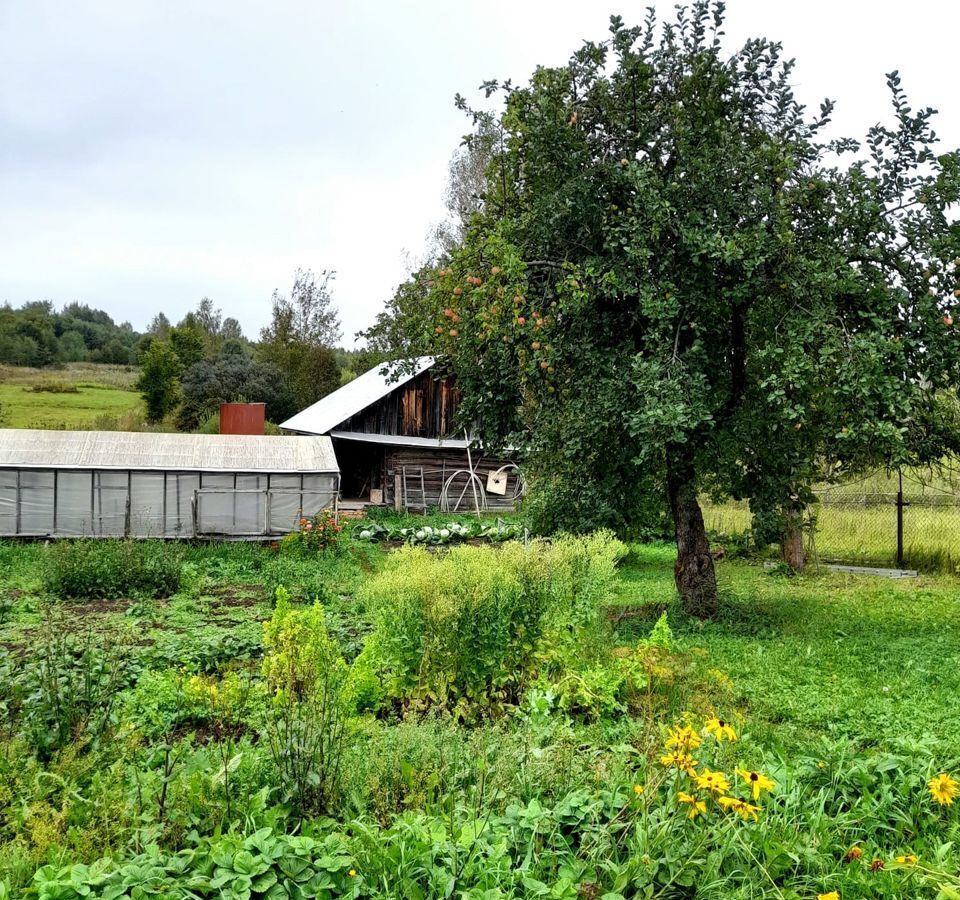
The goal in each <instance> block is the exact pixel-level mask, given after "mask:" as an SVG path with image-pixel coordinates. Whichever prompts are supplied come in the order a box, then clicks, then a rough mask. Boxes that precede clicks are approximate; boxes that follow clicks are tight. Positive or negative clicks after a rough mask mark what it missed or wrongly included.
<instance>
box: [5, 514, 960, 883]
mask: <svg viewBox="0 0 960 900" xmlns="http://www.w3.org/2000/svg"><path fill="white" fill-rule="evenodd" d="M436 524H437V525H440V524H444V523H442V522H440V521H439V520H437V521H436ZM135 552H136V553H137V554H140V555H142V556H143V559H144V560H145V561H147V562H148V564H149V567H150V569H151V572H153V573H155V575H156V577H155V578H154V579H153V580H152V581H150V580H149V579H146V580H145V578H144V577H139V576H138V579H131V580H130V584H131V585H132V586H133V587H132V593H133V594H134V595H133V596H130V595H129V594H128V595H124V594H123V592H122V590H121V589H120V587H119V585H120V584H121V582H122V577H123V568H124V565H125V562H124V561H125V560H128V559H129V558H131V554H133V553H134V551H132V550H129V551H126V550H125V551H122V552H121V551H120V550H117V549H111V550H110V551H106V550H105V551H103V552H102V553H100V552H98V551H97V549H96V546H89V545H87V546H86V548H85V549H84V550H83V552H78V553H67V552H65V551H62V550H57V549H56V548H50V547H45V546H43V545H40V544H24V545H20V544H12V543H0V884H4V885H5V889H6V890H7V891H8V895H9V896H11V897H13V896H17V897H19V896H26V897H44V898H58V900H74V898H80V897H91V898H95V897H107V896H109V897H126V896H135V895H136V891H137V890H141V891H143V890H146V889H147V888H149V890H148V891H147V892H146V893H145V894H144V895H145V896H149V895H151V894H150V892H151V891H152V892H153V894H155V895H158V896H164V897H170V898H177V900H186V898H188V897H189V898H197V897H200V898H213V897H218V898H220V897H228V898H237V900H241V898H243V900H259V898H271V900H274V898H278V897H288V896H304V897H307V896H318V897H322V896H329V897H341V896H342V897H424V898H426V897H438V898H439V897H448V896H454V897H466V898H498V897H504V898H507V897H517V898H520V897H553V898H567V900H580V898H584V897H593V898H600V897H605V898H607V900H616V898H627V897H635V896H641V897H661V898H677V900H678V898H692V897H704V898H716V900H720V898H731V897H733V898H747V897H750V898H778V900H781V898H789V900H805V898H811V900H812V898H816V897H817V896H818V895H819V894H826V893H828V892H830V891H832V890H837V891H838V892H839V894H840V896H841V897H842V898H850V897H869V898H892V897H911V898H915V897H920V898H931V900H934V898H938V897H939V898H941V900H942V898H944V897H949V896H951V895H950V894H949V891H950V890H958V889H960V881H958V878H957V874H956V873H957V869H958V865H960V857H958V855H957V850H956V847H957V846H958V843H957V842H958V840H960V818H958V814H957V812H956V805H952V806H951V805H943V806H941V805H939V804H938V803H937V802H936V801H935V800H934V798H933V797H932V796H931V794H930V791H929V790H928V787H927V782H928V781H929V780H930V779H931V778H933V777H934V776H935V775H938V774H940V773H953V774H954V775H957V774H958V770H960V728H958V725H960V708H958V707H957V704H956V702H955V698H956V697H957V696H958V691H960V666H958V662H960V615H958V614H960V591H958V590H957V589H956V582H955V580H954V579H950V578H942V577H926V576H925V577H922V578H919V579H915V580H909V581H886V580H882V579H875V578H865V577H859V578H857V577H851V576H841V575H828V574H824V575H820V576H815V575H810V576H803V577H785V576H783V575H780V574H775V573H770V572H767V571H765V570H764V569H763V568H762V566H760V565H756V564H752V563H749V562H745V561H740V560H731V559H725V560H722V561H721V562H720V563H719V565H718V574H719V578H720V584H721V590H722V594H723V601H724V602H723V610H722V613H721V615H720V617H719V618H718V619H717V620H716V621H712V622H706V623H699V622H695V621H692V620H690V619H688V618H687V617H686V616H684V615H683V613H682V611H681V610H680V609H679V606H678V604H677V601H676V599H675V596H674V591H673V585H672V577H673V575H672V568H673V563H674V551H673V548H672V546H670V545H667V544H653V545H631V546H630V547H629V548H623V547H619V546H618V545H616V544H613V543H611V542H610V541H609V540H608V539H607V538H604V537H602V536H600V537H596V538H593V539H591V540H590V541H588V542H583V543H576V542H574V543H570V544H564V543H563V542H559V543H557V544H556V545H554V546H553V547H547V546H544V545H541V544H538V543H536V542H533V543H532V544H531V545H530V547H529V548H524V547H523V545H522V544H507V545H503V546H501V547H499V548H491V547H486V546H470V547H459V548H456V549H454V550H452V551H446V550H443V551H439V552H437V551H428V550H426V549H422V548H420V549H404V550H399V551H388V550H385V549H384V548H382V547H380V546H378V545H375V544H369V543H358V542H354V541H351V540H350V539H349V532H345V533H344V534H343V536H342V537H341V538H340V539H339V542H338V543H337V545H336V547H335V548H334V549H332V550H326V551H323V552H322V553H306V552H304V549H303V546H302V545H301V543H300V542H298V541H297V539H296V538H294V539H290V540H288V541H286V542H284V543H282V544H281V545H280V546H279V547H266V546H259V545H245V544H220V545H202V546H173V545H161V544H151V545H149V546H148V547H147V549H145V550H143V551H135ZM617 556H622V559H621V561H620V563H619V565H618V566H617V568H616V569H613V568H610V567H609V563H610V561H611V560H612V559H614V558H616V557H617ZM171 566H176V567H178V569H179V577H178V578H177V579H176V580H172V579H171V578H170V577H169V572H170V569H171ZM65 573H66V574H69V575H70V576H71V577H70V578H64V577H62V576H63V575H64V574H65ZM66 585H69V586H70V587H69V591H70V592H72V593H75V594H77V593H79V594H89V595H91V596H85V597H77V598H74V599H69V598H66V597H65V596H63V594H64V593H66V592H67V591H68V588H67V587H66ZM100 585H104V587H103V588H102V589H101V587H100ZM98 592H100V593H109V594H110V595H111V596H112V597H114V599H97V594H98ZM118 592H119V595H118ZM171 592H172V593H171ZM165 594H170V596H165ZM661 617H662V618H661ZM51 674H52V675H54V676H55V678H54V679H53V680H51V678H50V675H51ZM320 686H322V690H320V692H319V693H316V692H315V691H317V690H319V688H320ZM330 697H336V698H338V700H337V703H336V704H335V705H334V706H331V705H329V702H328V701H329V698H330ZM324 698H326V699H324ZM714 718H719V719H723V721H724V723H725V724H729V725H731V726H732V727H733V729H734V731H735V733H736V736H737V738H738V740H737V741H736V742H734V743H731V742H730V741H729V739H728V738H729V734H727V733H726V732H723V733H722V734H723V735H724V739H723V740H718V738H717V736H716V732H715V730H714V731H711V730H710V728H713V729H715V728H716V726H717V723H716V722H714V723H712V724H711V721H710V720H711V719H714ZM317 722H323V723H325V725H324V727H323V728H322V729H319V730H317V729H316V728H315V727H313V723H317ZM685 725H686V726H689V727H690V730H689V731H686V732H685V731H683V726H685ZM280 726H282V727H280ZM707 726H709V728H708V727H707ZM671 729H672V730H671ZM330 734H334V735H340V737H339V738H338V740H337V742H330V741H327V742H326V743H322V746H323V747H324V750H325V752H326V753H328V754H331V755H332V756H335V757H336V758H337V759H338V760H339V762H338V767H337V771H336V772H332V771H330V770H329V768H323V767H319V768H318V766H317V759H316V757H315V756H311V754H310V753H309V752H308V745H309V744H310V741H311V740H317V741H321V742H322V741H324V740H325V738H324V737H323V736H324V735H330ZM671 735H673V738H672V739H673V740H674V741H680V745H681V749H684V750H689V753H690V756H691V760H692V761H693V763H695V766H696V771H697V775H698V776H699V777H704V776H705V774H706V773H707V772H708V771H710V772H722V773H724V775H725V777H726V778H727V779H728V780H729V782H730V784H729V785H728V786H727V788H724V791H725V793H722V794H721V793H717V794H715V793H712V791H711V790H710V789H709V788H707V787H703V786H699V785H698V782H697V781H696V779H694V778H692V777H690V776H688V775H685V774H683V772H682V771H680V770H678V769H677V768H676V767H674V766H672V765H671V764H667V765H665V764H664V762H663V758H664V757H665V756H668V755H669V753H670V752H672V750H670V749H669V748H665V747H664V744H665V742H666V743H669V742H670V741H671ZM301 739H303V740H301ZM684 742H686V743H684ZM673 749H674V750H676V749H677V747H676V746H674V747H673ZM332 756H330V755H328V756H327V757H326V758H327V759H329V758H332ZM284 760H286V761H288V762H289V761H290V760H296V761H297V762H298V763H299V764H302V765H305V766H306V767H307V769H306V771H309V772H312V773H314V774H315V776H316V777H315V778H313V777H312V776H311V778H310V779H307V780H306V781H305V782H304V783H303V784H302V785H300V789H299V790H298V789H295V788H296V785H295V784H294V785H293V787H291V782H290V777H291V772H292V771H294V770H293V769H290V768H286V769H285V768H284V767H283V763H284ZM294 768H295V767H294ZM738 770H740V771H742V772H746V773H747V775H738V774H737V771H738ZM750 772H758V773H761V774H762V775H763V776H764V777H765V778H769V779H770V780H771V781H772V782H773V788H772V790H770V791H767V790H765V789H764V790H758V795H757V797H756V798H754V796H753V794H752V793H751V788H750V783H749V781H748V780H747V777H748V775H749V773H750ZM284 773H286V774H284ZM684 797H688V798H693V801H694V802H696V803H702V804H703V809H702V811H701V810H700V808H699V807H696V806H691V805H690V803H689V802H688V801H687V800H684V799H683V798H684ZM721 797H723V798H726V800H729V803H728V804H727V806H724V805H723V804H721V803H720V800H721ZM737 803H740V804H746V805H745V806H742V805H741V806H737ZM754 807H755V809H754ZM691 810H693V811H694V812H695V813H696V817H695V818H693V819H690V818H688V815H689V812H690V811H691ZM738 811H739V812H738ZM741 816H742V818H741ZM754 816H756V819H755V818H754ZM852 848H858V849H857V853H854V854H852V855H851V853H850V851H851V849H852ZM858 854H861V855H859V856H858ZM914 856H915V857H916V861H913V859H912V858H913V857H914ZM898 857H900V861H898ZM874 860H879V861H880V863H881V864H882V866H881V865H873V866H871V863H872V862H873V861H874ZM3 890H4V888H0V896H4V895H3V894H2V891H3ZM941 891H946V893H941Z"/></svg>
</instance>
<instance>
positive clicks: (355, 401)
mask: <svg viewBox="0 0 960 900" xmlns="http://www.w3.org/2000/svg"><path fill="white" fill-rule="evenodd" d="M433 362H434V360H433V357H432V356H421V357H418V358H417V359H416V360H414V366H413V371H412V372H405V373H404V374H402V375H400V376H399V377H397V370H396V367H391V366H390V365H389V364H386V365H383V366H374V367H373V368H372V369H370V370H369V371H368V372H364V373H363V374H362V375H358V376H357V377H356V378H354V379H353V381H348V382H347V383H346V384H345V385H344V386H343V387H342V388H338V389H337V390H335V391H334V392H333V393H332V394H327V396H326V397H324V398H323V399H321V400H318V401H317V402H316V403H314V404H313V405H312V406H308V407H307V408H306V409H304V410H302V411H301V412H298V413H297V414H296V415H295V416H293V417H292V418H290V419H287V421H286V422H282V423H281V424H280V427H281V428H283V429H285V430H286V431H299V432H300V433H301V434H327V432H329V431H331V430H333V429H334V428H336V427H337V426H338V425H339V424H340V423H341V422H343V421H345V420H346V419H349V418H350V417H351V416H354V415H356V414H357V413H358V412H361V411H362V410H364V409H366V408H367V407H368V406H370V404H371V403H376V402H377V401H378V400H379V399H380V398H381V397H386V396H387V394H389V393H390V392H391V391H392V390H394V389H395V388H398V387H400V385H401V384H406V383H407V382H408V381H410V379H411V378H416V376H417V375H419V374H420V373H421V372H426V370H427V369H429V368H430V366H432V365H433ZM392 379H393V380H392Z"/></svg>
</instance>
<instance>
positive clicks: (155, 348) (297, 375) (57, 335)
mask: <svg viewBox="0 0 960 900" xmlns="http://www.w3.org/2000/svg"><path fill="white" fill-rule="evenodd" d="M333 279H334V273H333V272H328V271H323V272H321V273H320V274H319V275H315V274H314V273H313V272H311V271H309V270H297V272H296V273H295V275H294V279H293V285H292V287H291V289H290V291H289V293H286V294H285V293H282V292H280V291H274V292H273V296H272V298H271V305H272V310H271V319H270V323H269V324H268V325H267V326H266V327H265V328H263V329H262V331H261V333H260V340H259V341H251V340H249V339H248V338H247V337H246V336H245V335H244V334H243V330H242V329H241V327H240V323H239V322H238V321H237V320H236V319H234V318H231V317H229V316H228V317H224V316H223V313H222V311H221V310H220V309H219V308H217V307H216V306H215V305H214V302H213V301H212V300H211V299H210V298H208V297H204V298H203V299H202V300H201V301H200V303H199V304H198V306H197V308H196V309H195V310H193V311H191V312H189V313H187V314H186V315H185V316H184V317H183V318H182V319H181V320H180V321H179V322H177V324H176V325H174V324H173V323H172V322H171V321H170V320H169V318H168V317H167V316H166V315H165V314H164V313H162V312H160V313H157V315H156V316H154V318H153V320H152V321H151V323H150V325H149V327H148V328H147V330H146V332H145V333H143V334H140V333H138V332H136V331H134V330H133V328H132V327H131V326H130V325H129V324H128V323H123V324H121V325H117V324H116V323H115V322H114V321H113V319H112V318H111V317H110V316H109V315H108V314H107V313H105V312H103V311H102V310H94V309H91V308H90V307H88V306H84V305H81V304H77V303H73V304H70V305H69V306H65V307H64V308H63V309H62V310H61V311H59V312H58V311H57V310H56V309H55V308H54V306H53V304H52V303H50V302H46V301H45V302H41V303H27V304H24V305H23V306H22V307H20V308H19V309H13V308H11V307H10V306H4V307H0V363H6V364H8V365H22V366H37V367H44V366H57V365H62V364H64V363H68V362H103V363H114V364H119V365H136V366H139V368H140V375H139V378H138V380H137V390H139V391H140V393H141V394H142V395H143V398H144V402H145V404H146V410H147V419H148V420H149V421H150V422H152V423H157V422H168V423H169V424H171V425H173V426H175V427H176V428H178V429H179V430H181V431H194V430H197V429H204V428H210V427H213V422H212V417H213V416H214V415H215V414H216V413H217V411H218V409H219V407H220V404H221V403H236V402H249V403H265V404H266V407H267V409H266V414H267V420H268V421H270V422H274V423H277V422H282V421H283V420H284V419H286V418H289V417H290V416H292V415H293V414H294V413H296V412H297V411H299V410H301V409H303V408H304V407H306V406H309V405H310V404H311V403H315V402H316V401H317V400H319V399H320V398H321V397H323V396H325V395H326V394H329V393H330V392H331V391H333V390H336V389H337V388H338V387H340V385H341V384H344V383H345V382H347V381H349V380H350V379H352V378H354V377H356V376H357V375H359V374H361V373H362V372H364V371H366V369H367V368H369V367H370V366H372V365H375V364H376V363H377V362H378V361H379V360H380V357H379V356H376V357H375V356H373V355H371V354H369V353H367V352H366V351H353V350H344V349H342V348H339V347H338V346H337V344H338V343H339V342H340V340H341V330H340V321H339V318H338V316H337V312H336V309H335V307H334V305H333V297H332V294H331V286H332V283H333Z"/></svg>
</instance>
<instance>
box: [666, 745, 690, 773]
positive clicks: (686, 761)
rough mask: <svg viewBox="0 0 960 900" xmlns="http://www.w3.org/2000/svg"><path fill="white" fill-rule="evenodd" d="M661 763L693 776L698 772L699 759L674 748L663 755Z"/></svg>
mask: <svg viewBox="0 0 960 900" xmlns="http://www.w3.org/2000/svg"><path fill="white" fill-rule="evenodd" d="M660 765H662V766H666V767H667V768H668V769H679V770H680V771H681V772H686V773H687V775H691V776H692V775H696V774H697V768H696V765H697V761H696V760H695V759H694V758H693V757H692V756H691V755H690V754H689V753H683V752H681V751H680V750H672V751H671V752H670V753H667V754H666V755H665V756H661V757H660Z"/></svg>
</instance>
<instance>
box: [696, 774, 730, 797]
mask: <svg viewBox="0 0 960 900" xmlns="http://www.w3.org/2000/svg"><path fill="white" fill-rule="evenodd" d="M696 778H697V787H698V788H701V789H702V790H705V791H712V792H713V793H714V794H725V793H726V792H727V791H729V790H730V782H729V781H728V780H727V776H726V775H724V774H723V772H711V771H710V770H709V769H704V770H703V772H701V773H700V774H699V775H697V776H696Z"/></svg>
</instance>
